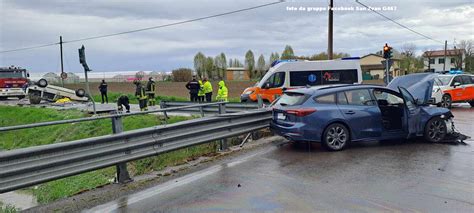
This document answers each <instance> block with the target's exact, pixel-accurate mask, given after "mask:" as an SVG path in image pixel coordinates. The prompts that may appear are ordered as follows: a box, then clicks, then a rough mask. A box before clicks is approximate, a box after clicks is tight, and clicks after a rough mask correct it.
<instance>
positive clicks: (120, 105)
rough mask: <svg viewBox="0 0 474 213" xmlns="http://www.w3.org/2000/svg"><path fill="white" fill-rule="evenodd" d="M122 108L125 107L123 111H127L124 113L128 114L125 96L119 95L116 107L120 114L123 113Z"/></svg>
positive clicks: (127, 103) (128, 108)
mask: <svg viewBox="0 0 474 213" xmlns="http://www.w3.org/2000/svg"><path fill="white" fill-rule="evenodd" d="M123 106H125V109H126V110H127V111H126V112H127V113H129V112H130V104H129V101H128V97H127V96H126V95H121V96H120V97H119V98H118V100H117V107H118V111H120V112H122V111H123Z"/></svg>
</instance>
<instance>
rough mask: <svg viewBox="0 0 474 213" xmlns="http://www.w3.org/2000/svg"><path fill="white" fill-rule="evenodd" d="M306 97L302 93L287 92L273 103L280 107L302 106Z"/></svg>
mask: <svg viewBox="0 0 474 213" xmlns="http://www.w3.org/2000/svg"><path fill="white" fill-rule="evenodd" d="M307 98H308V96H307V95H306V94H303V93H296V92H287V93H284V94H283V95H282V96H281V97H280V99H278V101H277V102H276V103H275V104H276V105H280V106H297V105H301V104H303V103H304V102H305V101H306V99H307Z"/></svg>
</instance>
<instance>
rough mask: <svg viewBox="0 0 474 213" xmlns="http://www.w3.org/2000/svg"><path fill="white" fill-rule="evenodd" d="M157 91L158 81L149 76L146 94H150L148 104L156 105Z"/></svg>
mask: <svg viewBox="0 0 474 213" xmlns="http://www.w3.org/2000/svg"><path fill="white" fill-rule="evenodd" d="M155 91H156V83H155V81H154V80H153V77H150V78H148V83H147V84H146V94H147V95H148V105H149V106H155V102H156V100H155Z"/></svg>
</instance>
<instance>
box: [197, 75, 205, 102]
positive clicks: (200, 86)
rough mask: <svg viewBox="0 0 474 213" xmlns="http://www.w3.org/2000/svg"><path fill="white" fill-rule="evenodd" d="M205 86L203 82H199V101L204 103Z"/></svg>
mask: <svg viewBox="0 0 474 213" xmlns="http://www.w3.org/2000/svg"><path fill="white" fill-rule="evenodd" d="M204 95H205V93H204V86H203V83H202V81H201V80H199V91H198V101H199V102H204Z"/></svg>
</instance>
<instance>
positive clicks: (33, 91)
mask: <svg viewBox="0 0 474 213" xmlns="http://www.w3.org/2000/svg"><path fill="white" fill-rule="evenodd" d="M26 93H27V94H28V98H29V100H30V103H31V104H39V103H40V102H41V100H46V101H50V102H54V101H57V100H58V99H61V98H66V97H67V98H69V99H71V100H73V101H83V102H86V101H89V98H88V97H87V96H86V92H85V91H84V90H83V89H77V90H75V91H74V90H71V89H67V88H64V87H58V86H54V85H48V81H46V79H43V78H42V79H40V80H39V81H38V82H36V83H34V84H31V85H29V86H28V89H27V90H26Z"/></svg>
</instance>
